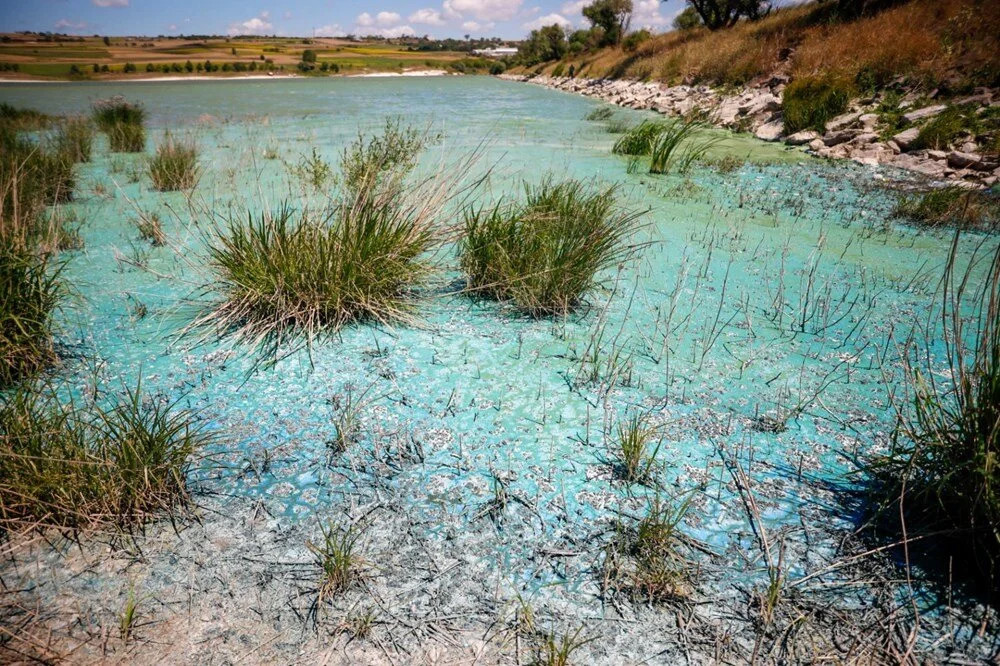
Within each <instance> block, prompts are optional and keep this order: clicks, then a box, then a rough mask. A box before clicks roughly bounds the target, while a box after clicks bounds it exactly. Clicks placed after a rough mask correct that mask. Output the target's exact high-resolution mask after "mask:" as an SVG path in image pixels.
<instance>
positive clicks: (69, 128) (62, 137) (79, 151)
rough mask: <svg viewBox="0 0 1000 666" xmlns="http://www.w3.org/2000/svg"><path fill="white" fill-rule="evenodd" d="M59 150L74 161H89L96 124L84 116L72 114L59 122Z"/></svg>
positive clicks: (57, 133)
mask: <svg viewBox="0 0 1000 666" xmlns="http://www.w3.org/2000/svg"><path fill="white" fill-rule="evenodd" d="M55 144H56V147H57V150H58V151H59V152H61V153H63V154H65V155H66V156H67V157H68V158H69V159H71V160H72V161H74V162H89V161H90V155H91V152H92V151H93V147H94V126H93V125H92V124H91V123H90V120H89V119H87V118H85V117H83V116H72V117H70V118H66V119H64V120H63V121H62V122H60V123H59V128H58V130H57V131H56V136H55Z"/></svg>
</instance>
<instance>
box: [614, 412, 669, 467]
mask: <svg viewBox="0 0 1000 666" xmlns="http://www.w3.org/2000/svg"><path fill="white" fill-rule="evenodd" d="M615 433H616V437H614V438H612V439H611V441H610V442H609V443H608V448H609V451H610V454H611V456H612V458H613V459H614V461H615V473H616V475H617V476H618V477H619V478H620V479H622V480H623V481H627V482H628V483H652V481H653V476H652V472H653V470H654V467H655V465H656V456H657V454H658V453H659V451H660V440H659V439H658V438H657V434H658V429H657V428H656V426H654V425H651V424H650V423H649V420H648V418H646V417H645V416H643V415H641V414H633V415H632V416H631V417H629V418H626V419H623V420H622V421H621V422H619V423H618V424H617V426H616V428H615ZM654 441H656V445H655V446H653V447H652V450H650V446H651V444H652V443H653V442H654Z"/></svg>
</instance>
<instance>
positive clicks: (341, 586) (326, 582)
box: [306, 523, 362, 604]
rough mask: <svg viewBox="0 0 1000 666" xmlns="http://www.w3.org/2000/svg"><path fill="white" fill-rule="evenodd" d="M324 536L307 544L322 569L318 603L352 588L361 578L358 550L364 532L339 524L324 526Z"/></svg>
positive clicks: (322, 528)
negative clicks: (316, 541)
mask: <svg viewBox="0 0 1000 666" xmlns="http://www.w3.org/2000/svg"><path fill="white" fill-rule="evenodd" d="M320 531H321V532H322V539H321V540H320V541H319V542H318V543H312V542H309V543H307V544H306V546H307V547H308V548H309V550H310V552H312V554H313V558H314V561H315V563H316V565H317V566H318V567H319V569H320V572H321V573H320V579H319V584H318V586H317V604H322V603H323V602H324V601H325V600H326V599H330V598H331V597H334V596H336V595H337V594H340V593H341V592H343V591H345V590H347V589H349V588H350V587H351V586H352V585H353V584H354V583H356V582H357V581H359V580H360V579H361V574H362V559H361V557H360V555H359V554H358V553H357V544H358V540H359V539H360V538H361V532H360V531H359V530H358V529H356V528H354V527H346V528H345V527H342V526H339V525H337V524H335V523H328V524H326V525H321V526H320Z"/></svg>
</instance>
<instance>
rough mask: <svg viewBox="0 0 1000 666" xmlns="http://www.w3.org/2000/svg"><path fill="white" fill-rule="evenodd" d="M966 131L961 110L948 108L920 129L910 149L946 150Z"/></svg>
mask: <svg viewBox="0 0 1000 666" xmlns="http://www.w3.org/2000/svg"><path fill="white" fill-rule="evenodd" d="M968 129H969V127H968V123H967V121H966V118H965V115H964V114H963V113H962V111H961V109H959V108H957V107H954V106H952V107H949V108H947V109H945V110H944V111H942V112H941V113H939V114H938V115H936V116H934V117H933V118H931V119H930V120H928V121H927V123H925V124H924V126H923V127H921V128H920V133H919V134H917V138H916V139H914V141H913V143H912V144H911V145H910V149H911V150H920V149H922V148H933V149H940V148H947V147H948V145H949V144H950V143H951V142H952V141H954V140H955V139H956V138H958V137H959V136H960V135H961V134H963V133H964V132H965V131H966V130H968Z"/></svg>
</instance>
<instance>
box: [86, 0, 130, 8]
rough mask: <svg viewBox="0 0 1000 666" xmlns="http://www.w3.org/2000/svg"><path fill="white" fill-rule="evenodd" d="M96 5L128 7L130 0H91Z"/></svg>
mask: <svg viewBox="0 0 1000 666" xmlns="http://www.w3.org/2000/svg"><path fill="white" fill-rule="evenodd" d="M91 2H93V3H94V6H95V7H128V3H129V0H91Z"/></svg>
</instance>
